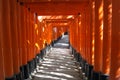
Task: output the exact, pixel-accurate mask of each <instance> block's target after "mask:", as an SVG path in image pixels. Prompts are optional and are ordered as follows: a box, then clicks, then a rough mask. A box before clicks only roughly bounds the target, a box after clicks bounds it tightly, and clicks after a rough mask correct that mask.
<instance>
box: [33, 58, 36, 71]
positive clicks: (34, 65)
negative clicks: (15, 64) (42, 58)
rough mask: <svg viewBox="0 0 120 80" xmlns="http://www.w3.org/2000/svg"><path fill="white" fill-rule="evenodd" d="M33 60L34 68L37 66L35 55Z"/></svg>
mask: <svg viewBox="0 0 120 80" xmlns="http://www.w3.org/2000/svg"><path fill="white" fill-rule="evenodd" d="M33 60H34V69H35V68H37V57H36V58H34V59H33Z"/></svg>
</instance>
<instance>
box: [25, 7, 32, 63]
mask: <svg viewBox="0 0 120 80" xmlns="http://www.w3.org/2000/svg"><path fill="white" fill-rule="evenodd" d="M25 15H26V26H25V27H26V42H25V43H26V48H27V61H30V60H31V59H30V57H31V54H30V53H31V52H30V44H31V42H30V8H26V14H25Z"/></svg>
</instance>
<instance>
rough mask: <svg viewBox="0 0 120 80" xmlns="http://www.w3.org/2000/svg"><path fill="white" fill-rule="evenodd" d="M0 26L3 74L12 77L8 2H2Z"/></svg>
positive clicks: (6, 0) (4, 0) (5, 0)
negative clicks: (0, 21)
mask: <svg viewBox="0 0 120 80" xmlns="http://www.w3.org/2000/svg"><path fill="white" fill-rule="evenodd" d="M2 4H3V5H2V24H3V26H1V31H2V32H1V34H2V35H1V36H2V37H1V40H2V53H3V56H4V73H3V74H5V77H6V78H8V77H12V76H13V75H14V73H13V57H12V50H11V48H12V46H11V35H10V1H8V0H2Z"/></svg>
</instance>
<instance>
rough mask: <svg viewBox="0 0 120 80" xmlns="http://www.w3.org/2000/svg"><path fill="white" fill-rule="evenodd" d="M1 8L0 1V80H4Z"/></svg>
mask: <svg viewBox="0 0 120 80" xmlns="http://www.w3.org/2000/svg"><path fill="white" fill-rule="evenodd" d="M2 8H3V4H2V0H1V1H0V80H4V77H5V76H4V62H3V53H2V33H1V32H2V31H1V30H2V27H3V23H2Z"/></svg>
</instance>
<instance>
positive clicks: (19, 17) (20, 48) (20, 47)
mask: <svg viewBox="0 0 120 80" xmlns="http://www.w3.org/2000/svg"><path fill="white" fill-rule="evenodd" d="M21 17H22V16H21V5H20V3H19V2H18V3H17V29H18V31H17V34H18V36H17V38H18V48H19V64H20V67H21V66H22V35H21V34H22V33H21V32H22V31H21V26H22V24H21Z"/></svg>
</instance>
